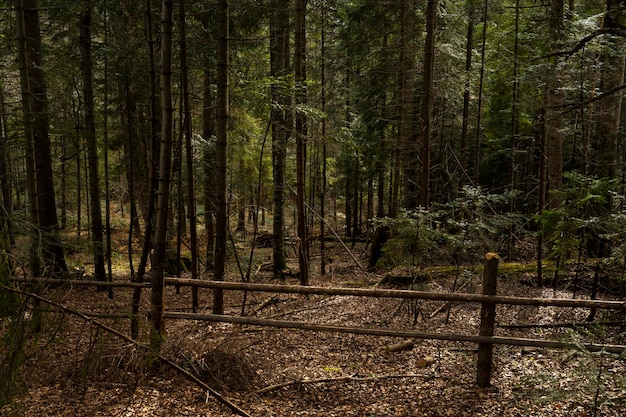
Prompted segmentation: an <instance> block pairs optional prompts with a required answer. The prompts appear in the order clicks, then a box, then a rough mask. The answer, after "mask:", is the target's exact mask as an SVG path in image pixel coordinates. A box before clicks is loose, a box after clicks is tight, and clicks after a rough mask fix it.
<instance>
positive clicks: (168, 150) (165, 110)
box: [150, 0, 173, 352]
mask: <svg viewBox="0 0 626 417" xmlns="http://www.w3.org/2000/svg"><path fill="white" fill-rule="evenodd" d="M161 7H162V12H161V149H160V158H159V187H158V198H157V217H156V224H155V234H154V256H153V259H152V296H151V306H152V307H151V313H152V318H151V320H152V332H151V338H150V342H151V346H152V347H153V348H154V349H155V350H156V351H157V352H158V350H159V349H160V347H161V342H162V340H163V337H164V336H165V323H164V320H163V311H164V306H163V301H164V300H163V298H164V297H163V292H164V277H165V260H166V252H167V220H168V214H169V203H170V182H171V180H170V176H171V168H172V114H173V108H172V9H173V1H172V0H163V1H162V3H161Z"/></svg>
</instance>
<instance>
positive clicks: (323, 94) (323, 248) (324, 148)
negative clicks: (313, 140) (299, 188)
mask: <svg viewBox="0 0 626 417" xmlns="http://www.w3.org/2000/svg"><path fill="white" fill-rule="evenodd" d="M320 7H321V8H322V10H321V15H322V29H321V39H320V41H321V56H322V68H321V75H320V76H321V80H320V81H321V82H320V84H321V85H320V88H321V91H320V101H321V110H322V113H326V5H325V4H324V2H322V3H321V6H320ZM326 152H327V138H326V118H325V117H324V118H323V119H322V178H321V184H320V273H321V274H322V275H324V274H326V242H325V240H326V220H325V216H326V185H327V183H328V178H327V171H326V170H327V164H326V162H327V161H326V158H327V155H326Z"/></svg>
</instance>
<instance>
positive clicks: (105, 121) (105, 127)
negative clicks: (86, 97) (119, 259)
mask: <svg viewBox="0 0 626 417" xmlns="http://www.w3.org/2000/svg"><path fill="white" fill-rule="evenodd" d="M103 38H104V47H105V49H106V50H107V51H108V47H109V2H108V0H104V35H103ZM102 84H103V89H104V94H103V95H104V97H103V108H104V110H103V118H102V136H103V139H104V193H105V209H104V213H105V214H104V222H105V225H104V227H105V230H106V248H105V255H106V263H107V281H109V282H112V281H113V265H112V259H111V255H112V253H113V250H112V242H111V181H110V169H109V113H108V108H109V54H108V53H105V54H104V74H103V81H102ZM108 296H109V298H113V287H109V289H108Z"/></svg>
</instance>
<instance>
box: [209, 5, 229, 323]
mask: <svg viewBox="0 0 626 417" xmlns="http://www.w3.org/2000/svg"><path fill="white" fill-rule="evenodd" d="M228 32H229V27H228V0H219V2H218V6H217V118H216V131H217V149H216V161H215V162H216V163H215V165H216V176H217V178H216V184H217V187H216V193H215V197H216V198H215V202H216V224H215V226H216V227H215V265H214V266H213V274H214V279H215V280H216V281H223V280H224V272H225V269H226V245H227V242H228V239H227V227H228V215H227V214H228V213H227V212H226V157H227V151H228V148H227V145H228V48H229V41H228V36H229V34H228ZM213 314H224V293H223V290H221V289H215V290H214V291H213Z"/></svg>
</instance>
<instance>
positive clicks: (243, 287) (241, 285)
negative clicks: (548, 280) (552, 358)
mask: <svg viewBox="0 0 626 417" xmlns="http://www.w3.org/2000/svg"><path fill="white" fill-rule="evenodd" d="M12 281H14V282H27V283H34V284H42V285H46V284H56V285H58V284H62V285H74V286H83V285H84V286H98V285H99V286H103V287H107V286H113V287H142V288H150V283H148V282H146V283H133V282H101V281H86V280H62V279H43V278H42V279H27V278H13V279H12ZM165 284H166V285H177V286H181V287H191V286H195V287H199V288H210V289H224V290H233V291H257V292H273V293H288V294H304V295H346V296H355V297H379V298H403V299H410V300H433V301H453V302H467V303H485V302H489V303H495V304H508V305H525V306H535V307H548V306H554V307H572V308H576V307H579V308H597V309H604V310H623V311H626V301H608V300H582V299H565V298H528V297H510V296H503V295H484V294H471V293H436V292H426V291H413V290H391V289H381V288H340V287H315V286H307V287H304V286H301V285H280V284H260V283H250V282H231V281H202V280H193V279H184V278H166V279H165Z"/></svg>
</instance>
